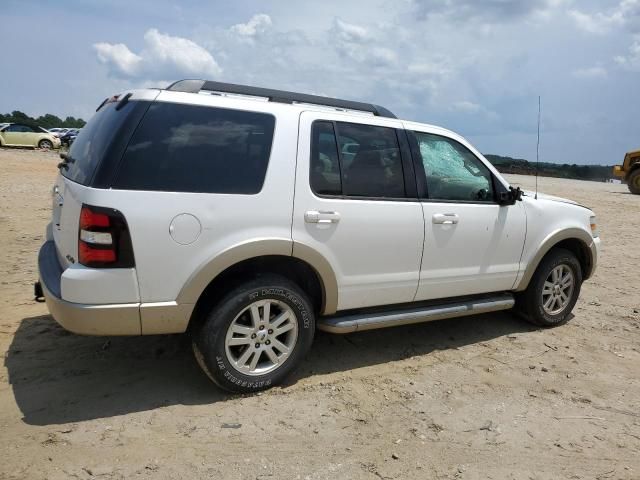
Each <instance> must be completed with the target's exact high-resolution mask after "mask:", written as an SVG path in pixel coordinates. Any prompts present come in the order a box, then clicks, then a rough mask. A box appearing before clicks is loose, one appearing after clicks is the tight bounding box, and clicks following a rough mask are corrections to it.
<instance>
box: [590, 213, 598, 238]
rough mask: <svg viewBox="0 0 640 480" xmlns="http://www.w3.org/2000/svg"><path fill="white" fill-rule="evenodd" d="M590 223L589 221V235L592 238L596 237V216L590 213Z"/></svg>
mask: <svg viewBox="0 0 640 480" xmlns="http://www.w3.org/2000/svg"><path fill="white" fill-rule="evenodd" d="M589 220H590V223H591V236H592V237H593V238H597V237H598V224H597V223H596V216H595V215H592V216H591V217H590V218H589Z"/></svg>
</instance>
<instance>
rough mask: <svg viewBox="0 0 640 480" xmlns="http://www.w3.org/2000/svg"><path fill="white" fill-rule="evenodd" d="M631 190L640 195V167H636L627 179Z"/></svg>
mask: <svg viewBox="0 0 640 480" xmlns="http://www.w3.org/2000/svg"><path fill="white" fill-rule="evenodd" d="M627 186H628V187H629V191H630V192H631V193H634V194H636V195H640V168H636V169H635V170H634V171H633V172H631V175H629V178H628V179H627Z"/></svg>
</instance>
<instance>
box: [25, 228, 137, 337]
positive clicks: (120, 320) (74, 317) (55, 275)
mask: <svg viewBox="0 0 640 480" xmlns="http://www.w3.org/2000/svg"><path fill="white" fill-rule="evenodd" d="M38 271H39V274H40V284H41V286H42V293H43V294H44V298H45V301H46V303H47V308H48V309H49V312H50V313H51V315H52V316H53V318H54V319H55V320H56V322H58V323H59V324H60V325H61V326H62V327H64V328H65V329H66V330H69V331H70V332H73V333H79V334H82V335H140V334H141V327H140V304H139V303H123V304H108V305H88V304H82V303H73V302H67V301H65V300H63V299H62V298H61V293H60V292H61V289H60V284H61V277H62V273H63V270H62V267H61V266H60V263H59V262H58V256H57V254H56V246H55V243H54V242H53V241H48V242H45V243H44V245H42V248H40V253H39V254H38Z"/></svg>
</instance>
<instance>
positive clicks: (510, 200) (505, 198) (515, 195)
mask: <svg viewBox="0 0 640 480" xmlns="http://www.w3.org/2000/svg"><path fill="white" fill-rule="evenodd" d="M518 200H522V190H520V187H517V188H513V187H509V190H502V191H500V192H498V204H500V205H513V204H515V203H516V202H517V201H518Z"/></svg>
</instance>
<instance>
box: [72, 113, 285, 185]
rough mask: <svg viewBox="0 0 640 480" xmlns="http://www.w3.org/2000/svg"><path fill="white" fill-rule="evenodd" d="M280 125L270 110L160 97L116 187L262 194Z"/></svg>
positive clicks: (140, 130)
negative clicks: (276, 126)
mask: <svg viewBox="0 0 640 480" xmlns="http://www.w3.org/2000/svg"><path fill="white" fill-rule="evenodd" d="M274 128H275V118H274V117H273V116H272V115H269V114H266V113H257V112H247V111H242V110H230V109H222V108H214V107H203V106H198V105H184V104H176V103H166V102H156V103H154V104H152V105H151V106H150V107H149V110H148V111H147V113H146V115H145V116H144V118H143V119H142V121H141V122H140V125H139V126H138V128H137V129H136V132H135V134H134V135H133V137H132V138H131V140H130V141H129V145H128V146H127V150H126V151H125V153H124V156H123V158H122V164H121V167H120V171H119V173H118V178H117V180H116V182H115V184H114V188H121V189H130V190H156V191H173V192H200V193H238V194H255V193H258V192H259V191H260V190H261V189H262V184H263V183H264V179H265V175H266V171H267V165H268V163H269V156H270V153H271V143H272V140H273V132H274ZM83 133H84V131H83ZM81 136H82V134H81ZM78 138H80V137H78Z"/></svg>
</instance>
